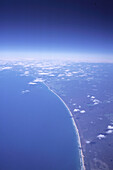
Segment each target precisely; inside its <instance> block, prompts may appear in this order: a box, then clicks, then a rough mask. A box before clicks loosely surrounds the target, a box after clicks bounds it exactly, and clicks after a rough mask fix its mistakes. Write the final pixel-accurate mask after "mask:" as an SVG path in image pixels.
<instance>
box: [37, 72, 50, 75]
mask: <svg viewBox="0 0 113 170" xmlns="http://www.w3.org/2000/svg"><path fill="white" fill-rule="evenodd" d="M38 74H39V75H42V76H43V75H49V73H44V72H42V73H38Z"/></svg>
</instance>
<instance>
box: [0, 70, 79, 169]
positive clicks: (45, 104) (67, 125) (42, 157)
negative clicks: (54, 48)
mask: <svg viewBox="0 0 113 170" xmlns="http://www.w3.org/2000/svg"><path fill="white" fill-rule="evenodd" d="M31 81H33V78H32V77H29V76H26V77H25V76H20V75H19V73H18V72H13V71H8V70H4V71H1V72H0V169H1V170H80V169H81V168H80V155H79V146H78V141H77V134H76V132H75V128H74V126H73V123H72V119H71V117H70V114H69V111H68V110H67V108H66V107H65V105H64V104H63V103H62V102H61V101H60V99H59V98H58V97H57V96H56V95H55V94H54V93H52V92H51V91H50V90H49V89H48V87H47V86H45V85H44V84H43V83H41V82H39V83H37V84H35V85H30V84H28V83H29V82H31Z"/></svg>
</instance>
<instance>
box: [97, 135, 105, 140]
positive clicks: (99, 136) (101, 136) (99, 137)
mask: <svg viewBox="0 0 113 170" xmlns="http://www.w3.org/2000/svg"><path fill="white" fill-rule="evenodd" d="M97 138H98V139H104V138H105V135H103V134H100V135H98V136H97Z"/></svg>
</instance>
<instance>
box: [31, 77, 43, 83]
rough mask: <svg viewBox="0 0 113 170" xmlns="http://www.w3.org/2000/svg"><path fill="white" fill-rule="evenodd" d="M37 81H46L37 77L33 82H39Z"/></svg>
mask: <svg viewBox="0 0 113 170" xmlns="http://www.w3.org/2000/svg"><path fill="white" fill-rule="evenodd" d="M37 82H44V80H43V79H41V78H36V79H35V80H33V83H37Z"/></svg>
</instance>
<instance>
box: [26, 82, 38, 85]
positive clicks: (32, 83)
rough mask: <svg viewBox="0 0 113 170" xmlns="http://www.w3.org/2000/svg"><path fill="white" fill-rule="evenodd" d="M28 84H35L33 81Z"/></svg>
mask: <svg viewBox="0 0 113 170" xmlns="http://www.w3.org/2000/svg"><path fill="white" fill-rule="evenodd" d="M28 84H30V85H35V84H36V83H34V82H29V83H28Z"/></svg>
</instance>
